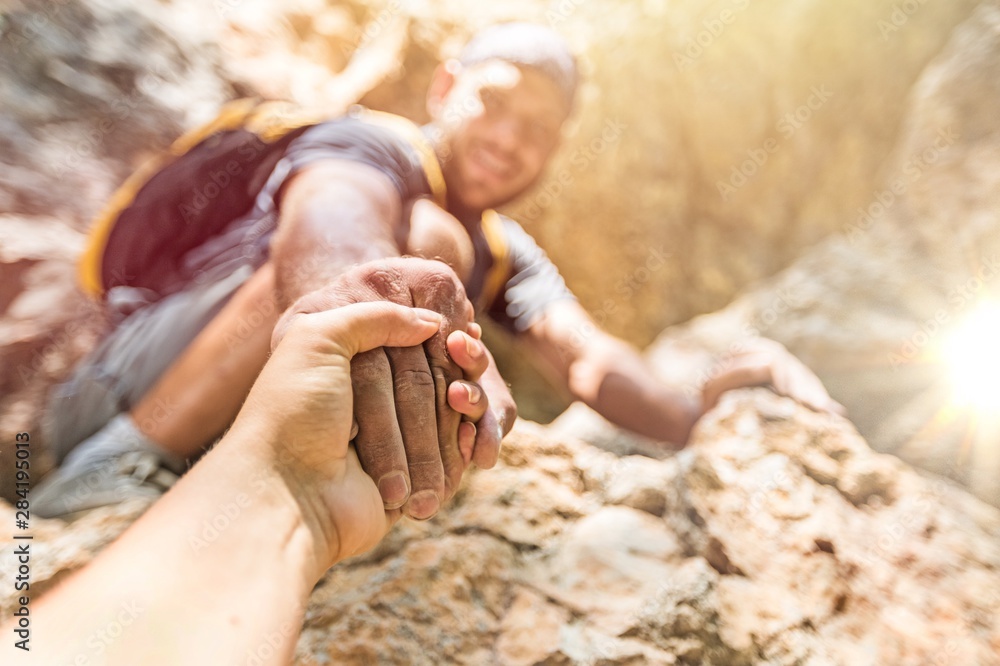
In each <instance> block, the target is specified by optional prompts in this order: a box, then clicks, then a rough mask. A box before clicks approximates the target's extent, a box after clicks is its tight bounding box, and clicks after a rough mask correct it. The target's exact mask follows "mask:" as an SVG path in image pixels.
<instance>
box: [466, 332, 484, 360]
mask: <svg viewBox="0 0 1000 666" xmlns="http://www.w3.org/2000/svg"><path fill="white" fill-rule="evenodd" d="M465 351H466V353H467V354H468V355H469V356H470V357H471V358H479V357H480V356H482V355H483V348H482V346H481V345H480V343H479V342H477V341H475V340H473V339H472V338H470V337H468V336H466V338H465Z"/></svg>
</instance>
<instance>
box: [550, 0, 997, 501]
mask: <svg viewBox="0 0 1000 666" xmlns="http://www.w3.org/2000/svg"><path fill="white" fill-rule="evenodd" d="M996 100H1000V4H998V3H997V2H987V3H984V4H983V5H982V6H981V7H980V8H979V9H978V10H977V11H976V13H975V14H974V15H973V17H972V18H970V19H969V21H968V22H967V23H965V24H963V25H962V26H960V27H959V28H958V29H957V30H956V31H955V33H954V35H953V36H952V38H951V40H950V41H949V43H948V45H947V46H946V48H945V49H944V51H943V52H942V53H941V54H940V56H938V57H937V58H936V59H935V60H934V62H933V63H931V65H930V66H929V67H928V68H927V70H926V71H925V72H924V74H923V75H922V76H921V78H920V80H919V82H918V84H917V85H916V86H915V87H914V90H913V93H912V95H911V99H910V102H909V111H908V114H907V121H906V130H905V131H904V133H903V134H902V136H901V139H900V141H899V144H898V145H897V147H896V150H895V151H894V154H893V157H892V159H891V161H890V163H889V167H888V168H887V169H886V172H885V177H884V179H883V184H882V185H880V186H878V187H877V188H876V189H875V191H874V193H873V195H872V199H871V200H870V201H869V202H868V203H867V204H866V205H865V206H864V207H863V208H862V209H859V210H858V211H856V212H855V213H854V214H853V215H848V216H845V217H844V218H843V220H842V223H843V227H844V229H843V230H844V234H843V235H841V236H838V237H835V238H832V239H830V240H829V241H828V242H826V243H824V244H823V245H821V246H819V247H817V248H816V249H815V250H813V251H812V252H810V253H809V254H807V255H806V256H805V257H803V258H802V259H801V260H800V261H798V262H797V263H796V264H795V265H794V266H792V267H790V268H789V269H788V270H786V271H784V272H783V273H782V274H780V275H778V276H776V277H775V278H774V279H772V280H769V281H768V282H767V283H765V284H764V285H763V286H760V287H758V288H756V289H754V290H752V291H750V292H748V293H746V294H744V295H743V296H742V297H740V298H739V299H737V300H736V301H735V302H734V303H733V304H732V305H730V306H728V307H727V308H725V309H724V310H722V311H720V312H718V313H713V314H711V315H706V316H703V317H699V318H697V319H695V320H693V321H692V322H690V323H688V324H685V325H683V326H679V327H675V328H672V329H668V330H667V331H665V332H664V334H663V335H662V336H661V337H660V339H659V340H658V341H657V342H656V343H655V344H654V345H653V346H652V347H651V348H650V349H649V350H648V356H649V358H650V360H651V361H652V362H653V363H654V365H656V366H657V368H658V369H659V371H660V373H661V375H662V376H663V377H664V379H665V380H666V381H668V382H670V383H672V384H673V385H675V386H676V387H678V388H680V389H681V390H685V391H694V390H695V389H696V387H697V386H698V385H699V384H700V383H701V382H702V381H703V380H704V379H705V378H706V377H708V376H711V375H712V374H713V373H715V372H718V371H719V370H721V369H723V368H724V363H725V361H724V360H721V358H720V355H724V353H725V352H727V351H731V350H735V349H739V348H740V346H741V345H743V344H744V343H745V341H746V340H747V339H748V338H752V337H754V336H757V335H763V336H766V337H769V338H773V339H775V340H778V341H779V342H782V343H784V344H785V345H786V346H787V347H788V348H789V349H790V350H791V351H792V352H794V353H795V354H796V355H797V356H798V357H799V358H801V359H802V360H803V361H804V362H805V363H806V364H807V365H809V366H810V367H811V368H813V369H814V370H816V372H817V374H819V376H820V378H821V379H822V380H823V381H824V383H825V384H826V385H827V387H828V388H829V389H830V391H831V393H832V394H833V396H834V397H835V398H836V399H837V400H839V401H841V402H842V403H843V404H844V405H846V406H847V408H848V410H849V412H850V417H851V420H852V421H853V422H854V423H855V424H856V425H857V426H858V428H859V429H860V431H861V432H862V433H863V434H864V435H865V437H866V438H867V440H868V441H869V442H870V443H871V445H872V446H873V447H874V448H875V449H877V450H879V451H883V452H889V453H894V454H896V455H898V456H900V457H902V458H903V459H905V460H907V461H909V462H911V463H913V464H915V465H918V466H920V467H923V468H925V469H929V470H933V471H935V472H937V473H940V474H944V475H947V476H949V477H951V478H953V479H955V480H957V481H959V482H961V483H963V484H965V485H967V486H969V487H970V488H971V489H972V490H973V492H975V493H976V494H977V495H978V496H979V497H981V498H983V499H985V500H987V501H989V502H991V503H993V504H995V505H1000V423H998V422H997V413H996V408H995V407H994V408H992V409H990V408H987V409H986V410H982V409H978V410H977V409H975V408H970V407H968V406H963V405H962V404H960V403H959V404H956V400H955V391H954V389H955V386H954V385H953V382H952V381H951V378H950V376H949V370H950V368H949V365H948V362H947V357H946V356H945V354H944V353H943V351H944V350H945V349H946V348H947V346H948V341H949V339H950V337H951V336H952V335H953V334H954V333H953V331H954V330H955V329H956V328H957V327H959V326H960V325H961V324H962V323H963V322H965V321H967V320H968V319H969V318H970V317H971V316H973V315H974V313H976V312H977V310H978V309H979V308H981V307H983V306H986V305H988V304H990V303H991V302H992V303H996V302H997V294H998V293H1000V277H998V276H1000V120H998V117H997V115H996V114H995V113H992V108H993V107H994V106H995V104H994V101H996ZM989 335H992V336H993V337H994V338H995V337H996V336H997V335H1000V331H993V332H992V333H989ZM985 351H986V352H987V354H988V352H989V349H987V350H985ZM985 379H987V380H995V377H986V378H985ZM984 393H986V394H987V395H988V396H989V395H992V396H996V394H997V389H996V388H995V381H989V383H988V384H987V387H986V388H985V389H984ZM587 412H588V410H586V409H585V408H581V407H579V406H578V407H575V408H574V409H573V410H572V413H569V414H567V415H565V416H564V417H562V418H561V419H560V424H559V425H560V429H561V431H563V432H567V433H571V434H577V435H578V436H583V437H586V438H587V439H588V440H590V441H617V442H618V444H617V446H618V447H619V448H626V449H627V448H628V447H630V446H636V445H637V444H634V443H630V442H631V438H630V437H628V436H627V435H625V434H624V433H622V432H620V431H615V430H614V429H613V428H611V427H610V426H609V425H607V424H605V423H602V422H601V421H600V419H599V418H598V417H596V415H593V414H591V413H587ZM599 433H601V434H599Z"/></svg>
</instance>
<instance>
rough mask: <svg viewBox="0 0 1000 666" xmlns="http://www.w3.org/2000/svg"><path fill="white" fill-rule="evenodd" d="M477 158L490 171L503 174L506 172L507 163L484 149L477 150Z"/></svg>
mask: <svg viewBox="0 0 1000 666" xmlns="http://www.w3.org/2000/svg"><path fill="white" fill-rule="evenodd" d="M479 159H480V161H481V162H482V163H483V166H485V167H486V168H487V169H489V170H490V171H493V172H496V173H497V174H498V175H501V176H502V175H504V174H505V173H506V172H507V164H506V163H505V162H504V161H503V160H499V159H497V158H495V157H493V156H492V155H490V154H489V153H487V152H486V151H484V150H481V151H479Z"/></svg>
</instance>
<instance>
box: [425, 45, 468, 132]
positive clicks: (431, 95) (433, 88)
mask: <svg viewBox="0 0 1000 666" xmlns="http://www.w3.org/2000/svg"><path fill="white" fill-rule="evenodd" d="M461 69H462V65H461V63H459V62H458V61H457V60H454V59H450V60H445V61H444V62H443V63H441V64H440V65H438V66H437V67H436V68H435V69H434V77H433V78H432V79H431V85H430V87H429V88H428V89H427V113H428V114H429V115H430V117H431V118H432V119H437V117H438V116H440V115H441V111H442V110H443V109H444V101H445V99H446V98H447V97H448V93H449V92H451V89H452V87H453V86H454V85H455V77H456V76H458V73H459V71H461Z"/></svg>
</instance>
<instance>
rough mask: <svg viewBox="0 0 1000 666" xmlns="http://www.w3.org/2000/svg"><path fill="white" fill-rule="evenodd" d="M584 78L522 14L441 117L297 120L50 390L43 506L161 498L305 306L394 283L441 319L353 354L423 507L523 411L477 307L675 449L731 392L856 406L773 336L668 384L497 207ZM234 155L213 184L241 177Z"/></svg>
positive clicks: (374, 292)
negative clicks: (287, 318)
mask: <svg viewBox="0 0 1000 666" xmlns="http://www.w3.org/2000/svg"><path fill="white" fill-rule="evenodd" d="M577 80H578V74H577V69H576V64H575V61H574V59H573V56H572V55H571V53H570V51H569V49H568V47H567V46H566V45H565V43H564V42H563V40H562V39H561V38H560V37H559V36H558V35H557V34H555V33H554V32H552V31H551V30H549V29H547V28H543V27H540V26H534V25H529V24H504V25H499V26H495V27H493V28H490V29H487V30H485V31H483V32H482V33H480V34H479V35H477V36H476V37H475V38H474V39H473V40H472V41H471V42H470V43H469V44H468V45H467V46H466V48H465V49H464V50H463V52H462V54H461V56H460V57H459V59H458V60H457V61H449V62H447V63H445V64H443V65H442V66H440V67H439V68H438V70H437V71H436V73H435V75H434V78H433V81H432V83H431V86H430V89H429V91H428V94H427V110H428V112H429V114H430V116H431V122H430V124H428V125H426V126H424V127H422V128H417V127H416V126H414V125H412V124H410V123H409V122H408V121H406V120H404V119H402V118H398V117H395V116H388V115H387V114H380V113H376V112H372V111H366V110H359V111H356V112H352V113H349V114H348V115H347V116H345V117H342V118H338V119H333V120H326V121H323V122H316V123H313V124H311V125H310V126H308V127H307V128H305V129H304V131H301V133H299V134H297V135H296V136H295V137H294V139H292V140H291V141H290V143H288V145H287V147H285V148H284V149H283V152H282V154H281V158H280V161H278V162H277V164H276V165H272V167H273V168H270V171H269V172H268V173H269V175H268V173H265V174H264V177H263V178H261V179H260V182H259V183H258V184H257V190H255V191H254V192H253V194H254V195H256V196H255V199H254V203H253V206H252V208H251V209H250V210H249V212H246V211H245V210H241V211H239V212H238V214H235V215H233V216H232V217H233V219H232V220H231V221H230V220H226V223H227V224H226V226H225V227H224V228H223V229H222V231H221V232H220V233H218V234H216V235H214V236H213V237H212V238H210V239H208V240H207V241H206V242H204V243H202V244H200V245H199V246H197V247H195V248H193V249H192V250H190V251H189V252H187V253H186V254H185V255H184V256H183V257H182V260H181V261H180V262H179V265H180V267H181V268H180V270H179V274H180V275H181V276H182V278H183V280H182V281H181V283H180V286H176V285H175V286H174V287H172V288H170V289H166V290H164V291H166V292H167V293H164V294H152V295H150V292H149V290H148V289H147V290H135V289H133V290H132V291H129V289H128V288H127V287H122V288H119V289H118V293H117V294H116V295H113V294H112V292H109V293H108V294H107V295H106V297H107V299H108V301H109V303H117V304H118V305H119V307H120V306H121V303H123V302H126V301H127V302H131V303H132V305H131V306H130V308H131V310H132V311H131V312H130V313H129V314H128V315H127V316H125V317H124V318H123V320H122V321H121V323H120V324H119V325H118V326H117V327H116V328H115V329H114V330H113V331H112V332H111V333H110V335H109V336H108V337H107V338H106V339H105V340H104V341H103V342H102V343H101V345H100V346H99V347H98V348H97V349H96V350H95V351H94V352H93V353H92V354H91V355H90V356H89V357H88V358H86V359H85V360H84V361H83V362H82V364H81V365H80V366H79V367H78V368H77V369H76V371H75V373H74V374H73V376H72V377H71V378H70V380H69V381H68V382H67V383H65V384H63V385H62V386H60V387H58V388H57V390H56V391H55V393H54V395H53V398H52V399H51V402H50V406H49V409H48V413H47V417H46V421H47V426H46V431H47V441H48V442H49V443H50V446H51V449H52V451H53V452H54V454H55V456H56V458H57V460H59V461H60V462H61V466H60V467H59V469H58V470H56V471H55V472H53V473H52V474H51V475H49V476H48V477H47V478H46V479H44V480H43V482H42V483H41V484H40V485H39V486H38V487H37V488H36V489H35V490H34V491H33V493H32V507H33V508H34V509H35V511H36V512H37V513H38V514H39V515H42V516H68V515H71V514H75V513H77V512H79V511H83V510H86V509H90V508H93V507H96V506H101V505H106V504H110V503H114V502H119V501H122V500H124V499H128V498H132V497H150V498H155V497H157V496H159V495H160V494H161V493H162V492H163V491H164V490H165V489H166V488H168V487H170V486H171V485H172V484H173V482H174V481H175V480H176V478H177V475H179V474H181V473H182V472H183V471H184V469H185V467H186V464H187V461H189V460H191V459H193V458H195V457H197V456H198V455H199V454H201V453H202V452H203V450H204V448H205V447H206V446H208V445H210V444H211V443H212V442H213V441H214V440H215V439H216V438H217V437H218V435H219V434H220V433H222V432H223V431H224V430H225V429H226V428H227V427H228V426H229V425H230V423H231V422H232V420H233V418H234V417H235V416H236V414H237V412H238V411H239V409H240V406H241V404H242V403H243V400H244V398H245V397H246V395H247V392H248V391H249V389H250V387H251V386H252V384H253V382H254V379H255V378H256V377H257V375H258V373H259V372H260V371H261V368H262V367H263V366H264V363H265V361H266V359H267V356H268V352H269V349H270V342H271V338H272V333H273V332H274V331H273V329H274V326H275V324H276V322H277V321H278V319H279V317H280V316H281V315H282V314H283V313H285V312H286V311H287V310H289V309H291V310H293V311H296V312H303V313H313V312H319V311H323V310H327V309H332V308H338V307H342V306H345V305H348V304H350V303H355V302H363V301H392V302H395V303H398V304H401V305H408V306H415V307H422V308H427V309H431V310H434V311H436V312H438V313H440V314H442V315H443V317H444V323H443V325H442V328H441V330H440V331H439V332H438V333H437V334H436V335H435V336H434V337H432V338H431V339H430V340H429V341H428V342H427V343H425V344H424V345H423V346H422V347H421V346H417V347H407V348H394V347H385V348H379V349H375V350H372V351H368V352H365V353H363V354H360V355H359V356H357V357H356V358H355V359H354V360H353V362H352V373H351V375H352V383H353V392H354V417H355V422H356V423H355V430H354V432H353V433H352V439H353V443H354V446H355V448H356V450H357V452H358V455H359V457H360V460H361V463H362V465H363V467H364V469H365V471H366V472H368V474H370V475H371V477H372V479H373V480H375V482H376V484H377V487H378V488H379V491H380V493H381V496H382V500H383V502H384V504H385V508H386V509H387V510H392V509H396V508H401V509H402V511H403V513H404V514H406V515H408V516H411V517H413V518H416V519H426V518H429V517H431V516H433V515H434V514H435V513H436V512H437V511H438V509H439V507H440V506H441V504H442V503H443V502H444V501H446V500H448V499H449V498H450V497H451V496H452V495H454V493H455V492H456V490H457V488H458V485H459V482H460V480H461V476H462V474H463V472H464V470H465V469H466V468H467V467H468V465H469V464H470V463H472V462H475V463H476V464H477V465H478V466H480V467H483V468H488V467H491V466H492V465H493V464H495V462H496V460H497V455H498V452H499V446H500V441H501V439H502V438H503V436H504V435H505V434H506V433H507V432H508V431H509V430H510V428H511V427H512V425H513V421H514V418H515V407H514V403H513V400H512V398H511V396H510V394H509V392H508V390H507V387H506V385H505V383H504V382H503V380H502V378H501V377H500V375H499V373H498V371H497V369H496V366H495V364H494V363H493V360H492V358H491V356H490V354H489V352H488V350H486V348H485V347H484V346H483V345H482V343H481V342H479V341H478V337H479V328H478V326H477V325H476V324H475V323H473V316H474V314H478V315H485V316H488V317H490V318H492V319H493V320H495V321H496V322H498V323H499V324H500V325H501V326H502V327H504V328H506V329H507V330H508V331H510V332H511V333H512V334H513V335H515V336H516V337H517V338H519V339H520V340H522V341H523V342H524V343H525V345H526V347H527V348H528V349H530V350H531V351H532V352H533V353H534V354H533V355H534V357H536V358H537V360H538V362H539V363H540V364H542V365H543V366H544V367H546V369H548V370H551V371H552V372H551V373H550V374H552V375H553V376H555V377H558V378H560V379H561V380H562V382H564V383H565V386H566V387H567V389H568V390H569V391H570V393H571V394H572V395H573V396H574V397H575V398H577V399H578V400H582V401H583V402H585V403H586V404H587V405H589V406H590V407H592V408H593V409H595V410H596V411H597V412H599V413H600V414H602V415H603V416H604V417H606V418H607V419H608V420H610V421H612V422H614V423H616V424H618V425H620V426H622V427H625V428H627V429H629V430H631V431H634V432H636V433H639V434H642V435H645V436H648V437H652V438H655V439H657V440H661V441H663V442H665V443H667V445H669V446H673V447H677V448H679V447H682V446H684V444H685V443H686V442H687V439H688V437H689V434H690V432H691V429H692V427H693V425H694V423H695V422H696V421H697V420H698V418H699V417H700V416H701V415H702V414H703V413H704V412H705V411H706V410H707V409H709V408H710V407H711V406H712V405H714V403H715V402H716V401H717V399H718V397H719V395H720V394H721V393H723V392H724V391H726V390H729V389H733V388H738V387H743V386H753V385H770V386H772V387H773V388H774V389H775V390H776V391H777V392H779V393H781V394H784V395H788V396H791V397H794V398H796V399H798V400H800V401H802V402H803V403H805V404H806V405H809V406H810V407H813V408H815V409H820V410H833V411H840V409H841V408H840V406H839V405H837V403H835V402H833V401H832V400H831V399H830V397H829V396H828V395H827V393H826V391H825V390H824V388H823V386H822V385H821V383H820V382H819V380H818V379H817V378H816V377H815V375H813V373H811V372H810V371H809V370H808V369H807V368H806V367H805V366H803V365H802V364H801V363H800V362H798V361H797V360H796V359H794V358H793V357H792V356H791V355H790V354H788V352H787V351H785V350H784V349H783V348H782V347H781V346H780V345H777V344H776V343H770V342H768V341H761V342H760V344H759V345H748V346H747V347H746V351H745V352H743V353H741V354H740V355H739V357H738V358H736V359H734V360H733V362H732V363H730V364H727V366H726V367H727V369H726V371H725V372H723V373H722V374H720V375H719V376H717V377H714V378H713V379H711V380H710V381H709V382H708V383H707V384H706V385H705V386H704V388H703V391H702V395H701V397H700V399H694V398H691V397H689V396H686V395H683V394H681V393H678V392H676V391H674V390H671V389H669V388H667V387H666V386H664V385H663V384H662V383H661V382H660V381H658V380H657V379H656V378H655V376H654V374H653V373H652V371H651V369H650V368H649V367H648V366H647V365H646V363H645V362H644V361H643V360H642V358H641V357H640V355H639V354H638V353H637V352H636V350H634V349H633V348H632V347H630V346H629V345H627V344H626V343H625V342H623V341H621V340H619V339H617V338H614V337H612V336H611V335H609V334H606V333H604V332H602V331H600V329H598V328H597V327H596V325H594V323H593V322H592V320H591V319H590V317H589V316H588V315H587V313H586V311H585V310H584V309H583V308H582V307H581V306H580V305H579V303H578V302H577V301H576V299H575V298H574V297H573V295H572V294H571V293H570V291H569V289H567V287H566V285H565V283H564V282H563V279H562V278H561V277H560V275H559V272H558V270H557V269H556V267H555V266H554V265H553V264H552V263H551V262H550V261H549V259H548V258H547V257H546V255H545V253H544V252H542V250H541V249H540V248H539V247H538V246H537V245H536V244H535V242H534V241H533V240H532V239H531V237H529V236H528V235H527V234H526V233H525V232H524V230H523V229H521V227H520V226H518V225H517V224H516V223H515V222H514V221H513V220H510V219H508V218H506V217H503V216H500V215H498V214H497V213H495V212H493V208H494V207H497V206H501V205H503V204H506V203H508V202H510V201H512V200H513V199H515V198H516V197H518V196H519V195H521V194H522V193H524V192H525V191H526V190H528V189H529V188H530V187H531V186H532V185H533V184H534V183H536V182H537V180H538V179H539V177H540V176H541V174H542V172H543V169H544V167H545V165H546V163H547V161H548V160H549V158H550V157H551V156H552V154H553V152H554V151H555V149H556V147H557V145H558V143H559V139H560V134H561V130H562V126H563V123H564V122H565V121H566V119H567V117H568V116H569V115H570V112H571V109H572V106H573V100H574V96H575V92H576V87H577ZM208 143H210V142H206V144H205V145H207V144H208ZM201 147H202V146H200V145H199V146H198V148H196V149H192V153H193V152H194V150H198V149H201ZM233 164H235V162H233V161H231V163H229V166H232V165H233ZM238 167H239V164H236V167H234V168H232V169H230V171H229V172H228V173H230V174H232V175H233V177H234V178H235V176H236V175H237V174H238V172H239V169H238ZM219 168H220V169H222V168H223V167H221V166H220V167H219ZM217 173H221V171H220V172H213V174H216V175H213V178H215V180H216V181H217V182H216V185H217V187H216V188H215V190H214V194H215V195H216V196H215V197H214V198H213V197H212V196H206V197H205V198H206V200H209V199H210V200H212V201H216V202H217V201H222V200H223V199H225V197H226V196H228V195H229V193H230V192H226V188H225V181H226V180H227V178H226V177H221V180H220V177H218V176H217ZM160 180H161V181H162V180H163V179H162V178H161V179H160ZM153 182H155V180H154V181H150V183H153ZM205 193H206V195H211V194H213V192H208V188H207V186H206V188H205ZM143 214H145V215H149V214H150V213H148V212H144V213H143ZM104 233H105V235H107V234H108V232H104ZM109 256H112V258H114V256H113V253H110V254H109ZM137 296H140V297H141V299H137ZM137 300H141V301H144V302H142V303H140V305H139V306H136V305H135V302H136V301H137ZM583 330H586V331H594V333H593V334H591V335H588V336H585V337H582V338H581V336H580V335H578V332H579V331H583ZM303 381H307V379H305V378H304V379H303Z"/></svg>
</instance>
